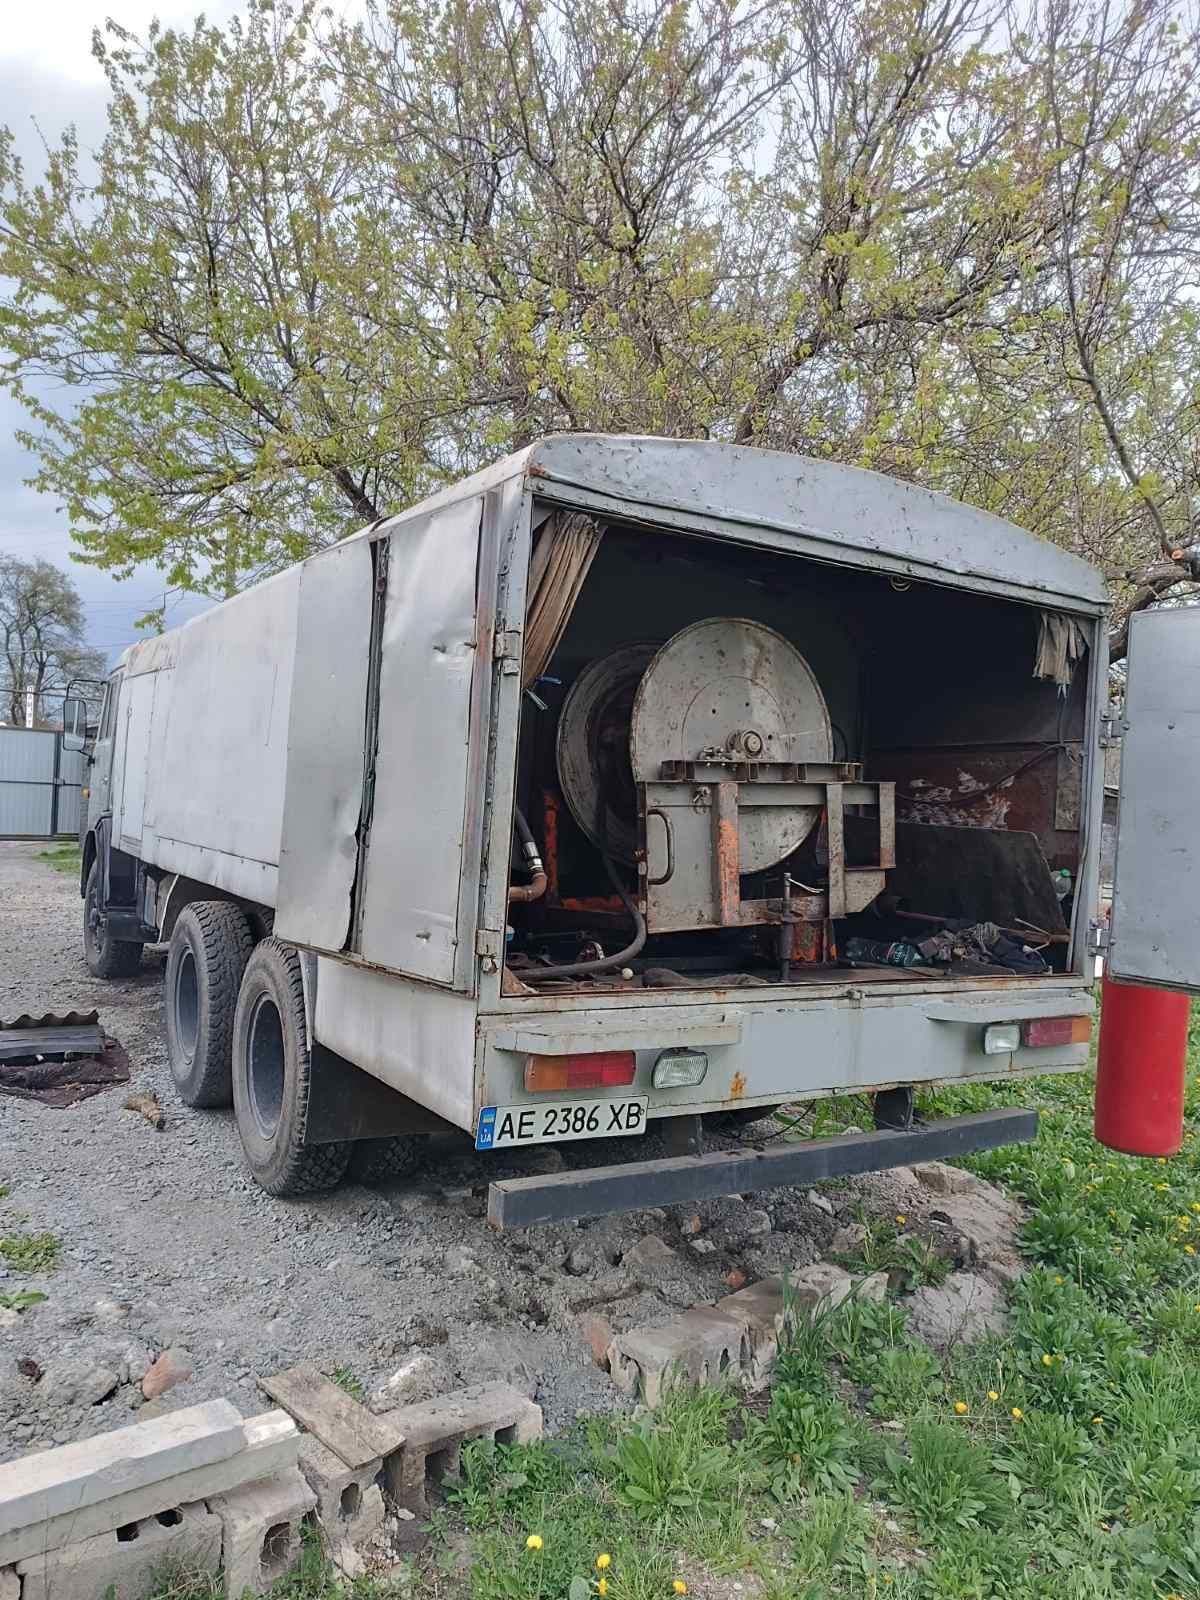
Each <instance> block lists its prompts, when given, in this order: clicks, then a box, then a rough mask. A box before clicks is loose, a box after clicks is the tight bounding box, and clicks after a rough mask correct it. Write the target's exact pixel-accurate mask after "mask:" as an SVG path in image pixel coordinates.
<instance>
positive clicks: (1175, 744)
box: [1108, 607, 1200, 993]
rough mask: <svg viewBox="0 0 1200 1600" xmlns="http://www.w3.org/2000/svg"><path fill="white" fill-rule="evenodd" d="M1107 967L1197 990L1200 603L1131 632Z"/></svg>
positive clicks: (1146, 619)
mask: <svg viewBox="0 0 1200 1600" xmlns="http://www.w3.org/2000/svg"><path fill="white" fill-rule="evenodd" d="M1122 726H1123V730H1124V739H1123V751H1122V756H1121V801H1120V811H1119V813H1118V817H1117V865H1116V872H1115V875H1114V885H1113V910H1112V939H1111V944H1110V948H1109V953H1108V971H1109V973H1110V975H1111V976H1112V977H1114V978H1123V979H1125V980H1127V981H1129V982H1134V983H1146V984H1151V985H1153V986H1154V987H1156V988H1160V989H1186V990H1189V991H1190V992H1192V993H1200V916H1198V915H1197V910H1196V908H1197V905H1198V904H1200V849H1198V848H1197V825H1196V818H1197V796H1200V609H1193V608H1191V607H1183V608H1181V609H1179V610H1172V611H1143V612H1139V613H1138V614H1137V615H1136V616H1134V617H1133V618H1132V620H1131V623H1130V630H1129V675H1128V680H1127V684H1126V690H1125V716H1124V720H1123V724H1122Z"/></svg>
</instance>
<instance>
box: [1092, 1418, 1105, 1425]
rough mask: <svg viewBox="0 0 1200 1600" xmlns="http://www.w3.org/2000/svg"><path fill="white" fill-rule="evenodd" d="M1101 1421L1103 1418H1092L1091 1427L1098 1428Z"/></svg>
mask: <svg viewBox="0 0 1200 1600" xmlns="http://www.w3.org/2000/svg"><path fill="white" fill-rule="evenodd" d="M1103 1421H1104V1418H1103V1417H1093V1418H1092V1427H1093V1428H1098V1427H1099V1426H1100V1425H1101V1423H1102V1422H1103Z"/></svg>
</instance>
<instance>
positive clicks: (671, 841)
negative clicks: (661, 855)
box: [646, 806, 675, 889]
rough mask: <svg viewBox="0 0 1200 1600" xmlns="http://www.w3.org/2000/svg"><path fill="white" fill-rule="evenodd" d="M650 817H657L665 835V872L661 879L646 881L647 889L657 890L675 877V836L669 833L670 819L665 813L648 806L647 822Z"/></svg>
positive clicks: (655, 807) (657, 808) (656, 807)
mask: <svg viewBox="0 0 1200 1600" xmlns="http://www.w3.org/2000/svg"><path fill="white" fill-rule="evenodd" d="M651 817H658V819H659V820H660V821H661V823H662V825H663V827H664V828H665V829H666V834H667V870H666V871H665V872H664V873H663V875H662V877H661V878H647V879H646V886H647V888H650V889H657V888H658V886H659V885H660V884H662V883H669V882H670V881H671V879H672V878H673V877H674V876H675V835H674V834H673V833H672V832H671V819H670V817H668V816H667V813H666V812H665V811H663V810H661V809H660V808H659V807H658V806H650V807H649V808H648V809H647V811H646V821H647V822H649V820H650V818H651ZM647 842H648V841H647Z"/></svg>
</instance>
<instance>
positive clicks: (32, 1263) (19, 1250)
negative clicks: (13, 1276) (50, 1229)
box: [0, 1232, 62, 1272]
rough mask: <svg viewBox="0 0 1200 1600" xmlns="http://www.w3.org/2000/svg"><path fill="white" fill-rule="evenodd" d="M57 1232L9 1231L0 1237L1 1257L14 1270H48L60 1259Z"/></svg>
mask: <svg viewBox="0 0 1200 1600" xmlns="http://www.w3.org/2000/svg"><path fill="white" fill-rule="evenodd" d="M61 1249H62V1240H61V1239H60V1238H59V1237H58V1235H57V1234H56V1233H24V1232H18V1233H9V1234H5V1235H4V1237H3V1238H0V1259H3V1262H4V1264H5V1266H7V1267H10V1268H11V1269H12V1270H13V1271H14V1272H47V1271H49V1269H50V1268H51V1267H52V1266H53V1265H54V1263H55V1261H56V1260H57V1259H58V1253H59V1251H60V1250H61Z"/></svg>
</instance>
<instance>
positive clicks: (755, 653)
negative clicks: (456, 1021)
mask: <svg viewBox="0 0 1200 1600" xmlns="http://www.w3.org/2000/svg"><path fill="white" fill-rule="evenodd" d="M832 753H833V738H832V732H831V727H830V720H829V712H828V709H827V707H826V704H825V697H824V695H823V694H822V693H821V688H820V685H819V684H818V682H817V680H816V677H815V676H814V674H813V672H812V670H811V668H810V667H809V665H808V663H807V662H806V661H805V660H804V658H803V656H802V655H801V654H800V653H799V651H798V650H797V649H796V648H795V647H794V646H793V645H792V644H790V643H789V641H788V640H786V639H785V638H783V636H782V635H781V634H778V633H776V632H775V631H774V630H773V629H771V628H768V627H765V626H764V625H763V624H762V623H758V622H752V621H749V620H747V619H745V618H741V617H711V618H708V619H706V620H704V621H702V622H696V623H692V624H691V625H690V626H689V627H686V628H683V629H681V630H680V632H679V633H677V634H675V635H674V636H673V637H672V638H670V639H668V640H667V642H666V643H665V644H663V645H661V646H656V645H654V644H649V643H637V644H628V645H623V646H622V647H621V648H620V649H619V650H616V651H614V652H613V653H612V654H611V655H608V656H604V657H602V658H600V659H599V660H597V661H594V662H592V663H591V664H590V665H589V666H588V667H587V668H585V670H584V671H583V672H582V673H581V674H580V675H579V677H578V678H577V679H576V681H575V683H574V685H573V686H572V688H571V691H570V693H569V694H568V696H567V698H566V700H565V702H564V704H563V708H562V714H561V716H560V719H559V728H558V750H557V756H558V772H559V781H560V783H561V784H562V789H563V794H564V796H565V798H566V800H567V804H568V805H569V806H570V808H571V812H572V814H573V816H574V817H575V820H576V822H577V823H578V824H579V826H580V828H581V829H582V830H583V832H584V833H585V834H586V835H587V837H588V838H589V839H590V840H591V842H592V843H593V844H594V845H596V847H597V848H598V849H599V850H601V851H602V852H603V853H605V854H607V855H609V856H611V857H613V858H614V859H617V860H620V861H623V862H626V863H628V864H631V865H632V864H636V865H637V868H638V872H639V882H640V892H641V898H642V902H643V909H644V912H645V915H646V921H647V926H648V928H649V930H650V932H652V933H665V932H670V931H676V930H680V929H687V928H713V927H731V926H746V925H753V924H760V923H772V922H776V923H781V922H796V921H818V922H819V921H825V920H827V919H828V918H831V917H838V916H845V915H846V914H847V913H848V912H850V911H855V910H861V909H862V908H863V907H864V906H866V905H868V904H869V903H870V901H871V900H873V899H874V898H875V896H876V895H877V894H878V893H879V891H880V890H881V889H882V887H883V883H884V873H885V871H886V869H887V868H888V867H890V866H892V865H893V864H894V856H893V852H894V841H895V827H894V810H893V785H891V784H868V783H863V782H862V777H861V768H860V767H859V765H858V764H857V763H855V762H834V761H832V759H831V757H832ZM846 805H855V806H869V807H874V808H876V810H877V813H878V818H879V851H878V859H877V861H876V863H875V864H874V865H872V866H870V867H861V866H854V867H851V866H847V864H846V860H845V850H844V845H843V815H844V807H845V806H846ZM822 813H824V814H825V816H826V818H827V825H828V836H829V885H828V890H827V891H822V892H819V893H813V892H811V891H810V890H808V889H807V888H804V889H803V892H802V893H798V894H793V893H792V881H791V880H790V879H789V878H788V876H787V874H786V873H783V874H782V879H783V881H782V893H781V894H780V895H779V896H777V897H775V898H773V899H754V900H743V899H742V897H741V885H740V879H741V878H742V877H743V876H744V875H746V874H748V873H758V872H764V871H767V870H768V869H771V868H774V867H779V866H781V864H782V863H783V862H785V861H786V860H787V859H788V857H789V856H791V855H792V853H793V852H794V851H795V850H796V848H797V847H798V846H799V845H801V844H802V843H803V842H804V840H805V839H806V838H807V837H808V836H809V834H810V833H811V832H812V831H813V829H814V828H815V827H816V826H817V824H818V822H819V821H820V818H821V816H822Z"/></svg>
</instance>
